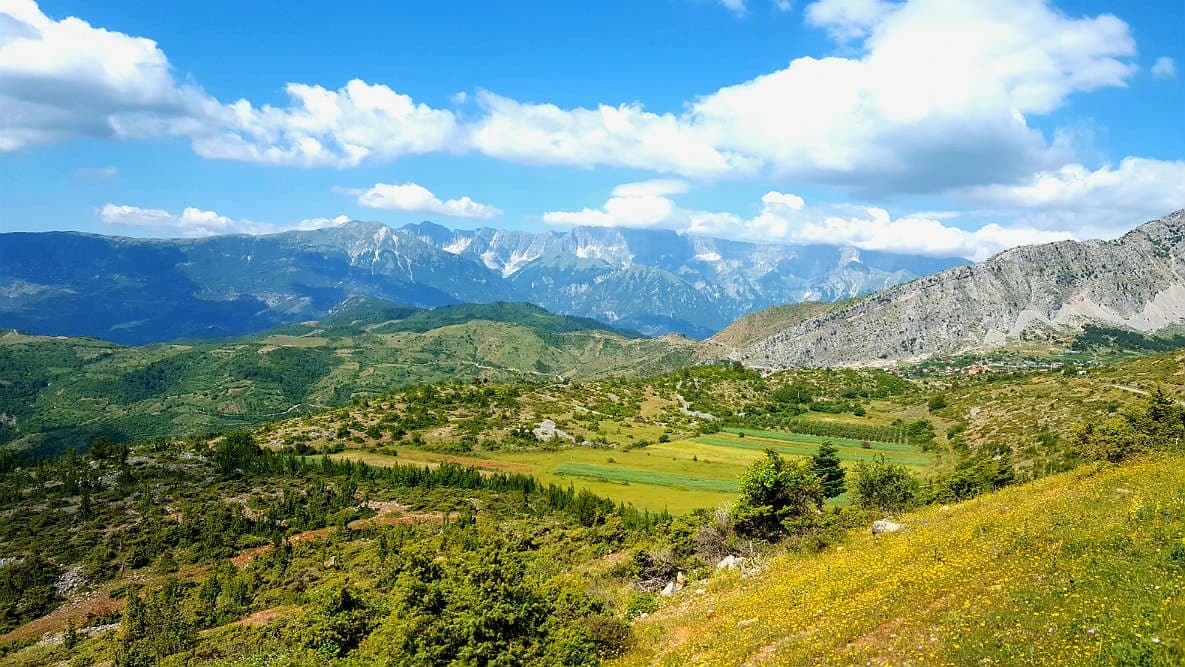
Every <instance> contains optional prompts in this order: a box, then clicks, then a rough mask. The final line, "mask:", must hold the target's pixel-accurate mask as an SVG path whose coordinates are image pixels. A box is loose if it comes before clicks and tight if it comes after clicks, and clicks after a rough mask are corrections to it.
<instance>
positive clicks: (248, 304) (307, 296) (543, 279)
mask: <svg viewBox="0 0 1185 667" xmlns="http://www.w3.org/2000/svg"><path fill="white" fill-rule="evenodd" d="M962 263H963V260H960V259H940V258H931V257H920V256H910V255H896V254H891V253H881V252H869V251H861V250H856V249H854V248H847V247H836V246H825V245H807V246H788V245H759V244H752V243H741V242H735V241H723V240H719V239H711V238H705V237H698V236H688V235H680V234H676V233H674V232H669V231H653V230H630V229H611V228H576V229H573V230H571V231H567V232H559V231H554V232H542V233H530V232H515V231H504V230H497V229H489V228H482V229H477V230H450V229H447V228H445V227H441V226H439V225H436V224H433V223H428V222H424V223H418V224H413V225H407V226H405V227H403V228H400V229H392V228H390V227H387V226H385V225H382V224H379V223H367V222H350V223H346V224H344V225H341V226H338V227H333V228H328V229H320V230H314V231H298V232H285V233H282V234H273V235H266V236H241V235H235V236H215V237H210V238H203V239H174V240H157V239H130V238H121V237H110V236H100V235H94V234H81V233H74V232H49V233H9V234H0V327H5V328H14V329H18V330H21V331H27V332H31V333H37V334H46V335H67V336H94V337H98V338H103V339H106V340H112V341H116V342H120V343H129V344H141V343H147V342H157V341H167V340H174V339H178V338H190V339H200V338H215V337H226V336H238V335H243V334H246V333H249V332H253V331H260V330H263V329H266V328H269V327H274V326H277V325H280V324H283V323H288V322H296V321H301V320H311V319H320V318H322V317H325V316H326V315H327V314H329V310H330V309H331V308H333V307H334V306H336V305H338V304H340V303H342V302H343V301H344V300H346V299H348V298H349V297H352V296H364V297H375V298H381V299H386V300H389V301H394V302H397V303H399V304H403V305H405V306H408V307H415V308H432V307H436V306H442V305H451V304H457V303H488V302H493V301H508V302H509V301H524V302H530V303H534V304H536V305H538V306H541V307H543V308H547V309H548V310H550V311H552V312H554V313H559V314H564V315H575V316H580V317H586V318H594V319H597V320H599V321H601V322H603V323H606V324H610V325H612V326H615V327H620V328H624V329H633V330H637V331H640V332H642V333H644V334H648V335H655V334H663V333H668V332H679V333H686V334H689V335H693V336H697V337H704V336H708V335H710V334H711V333H713V332H715V331H717V330H719V329H720V328H722V327H724V326H725V325H727V324H728V323H729V322H731V321H733V320H734V319H736V318H738V317H740V316H742V315H745V314H747V313H749V312H752V311H754V310H760V309H762V308H766V307H768V306H771V305H776V304H784V303H796V302H799V301H803V300H823V301H829V300H834V299H843V298H848V297H852V296H856V295H860V294H866V293H869V292H872V291H875V290H878V289H881V288H884V287H887V286H890V285H895V284H898V283H901V282H904V281H907V280H910V279H913V278H916V277H917V276H920V275H925V274H928V273H931V272H933V271H937V270H941V269H945V268H948V267H951V266H954V265H958V264H962Z"/></svg>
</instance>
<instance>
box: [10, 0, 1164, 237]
mask: <svg viewBox="0 0 1185 667" xmlns="http://www.w3.org/2000/svg"><path fill="white" fill-rule="evenodd" d="M721 1H724V0H721ZM0 2H3V4H2V5H0V17H2V18H0V151H11V150H17V149H21V148H24V147H26V146H29V145H33V144H37V143H42V142H46V141H53V140H57V139H63V138H66V137H71V136H78V135H89V136H108V137H110V136H115V137H121V138H135V137H151V136H160V135H175V136H182V137H186V138H189V139H190V140H191V141H192V143H193V148H194V150H195V151H196V152H197V153H198V154H200V155H203V156H206V157H209V158H218V159H230V160H240V161H247V162H255V163H263V164H283V165H298V166H308V167H314V166H328V167H351V166H355V165H358V164H362V163H363V162H368V161H381V160H390V159H395V158H398V157H401V156H406V155H414V154H422V153H433V152H450V151H452V152H464V151H476V152H480V153H483V154H485V155H488V156H491V157H494V158H498V159H503V160H510V161H515V162H522V163H528V164H549V165H567V166H575V167H585V168H591V167H597V166H608V167H623V168H632V169H642V170H647V171H651V172H657V173H659V174H671V175H677V176H681V177H686V178H692V179H711V178H722V177H746V176H761V177H764V178H774V179H777V180H778V181H781V182H801V183H824V184H833V185H834V184H838V185H841V186H846V187H848V188H849V189H851V190H855V191H857V192H859V193H860V194H862V195H865V196H871V195H880V194H888V193H892V194H898V193H905V192H927V193H945V192H949V191H952V190H954V191H956V192H957V191H963V190H966V189H968V188H972V187H978V186H984V185H991V184H997V185H999V186H1000V187H1008V186H1011V185H1015V184H1018V183H1024V182H1025V181H1026V180H1028V179H1030V178H1031V177H1032V175H1033V174H1034V172H1052V171H1056V170H1057V169H1059V168H1060V167H1061V166H1062V165H1065V164H1073V163H1075V162H1082V161H1083V158H1082V157H1080V156H1077V155H1076V151H1075V148H1074V145H1073V144H1074V141H1072V140H1071V141H1065V140H1062V139H1059V138H1058V137H1064V136H1068V135H1066V134H1065V133H1062V134H1059V135H1057V136H1055V137H1054V139H1053V140H1049V139H1047V138H1046V137H1045V136H1044V135H1043V134H1042V133H1041V132H1040V131H1038V130H1036V129H1034V128H1032V127H1030V125H1029V123H1028V120H1027V118H1028V117H1030V116H1040V115H1045V114H1049V113H1051V112H1052V111H1054V110H1056V109H1058V108H1059V107H1061V106H1062V105H1064V104H1065V103H1066V100H1067V99H1068V98H1069V97H1071V96H1072V95H1075V94H1077V93H1082V92H1086V91H1091V90H1095V89H1098V88H1103V87H1121V86H1124V85H1126V82H1127V80H1128V79H1129V78H1130V77H1131V76H1132V74H1133V73H1134V72H1135V69H1136V68H1135V65H1134V64H1132V62H1131V59H1132V57H1133V56H1134V54H1135V42H1134V40H1133V39H1132V36H1131V33H1130V30H1129V27H1128V26H1127V24H1126V23H1124V22H1123V21H1121V20H1119V19H1118V18H1116V17H1114V16H1111V15H1107V14H1103V15H1099V16H1093V17H1092V16H1087V17H1080V18H1075V17H1071V16H1068V15H1066V14H1064V13H1062V12H1060V11H1058V10H1057V9H1056V8H1054V7H1052V6H1051V5H1050V4H1048V3H1047V2H1045V1H1044V0H999V1H998V2H990V3H987V2H970V1H959V2H956V1H953V0H906V1H902V2H886V1H884V0H818V1H817V2H814V3H812V4H810V5H808V6H807V7H806V10H805V17H806V18H805V20H806V21H807V22H808V23H809V24H810V25H813V26H817V27H819V28H821V29H823V30H826V31H828V32H829V33H830V34H831V35H833V36H834V37H835V38H836V39H837V40H858V41H856V42H855V43H853V44H850V45H849V46H847V47H845V48H844V50H843V51H842V52H843V53H845V54H848V57H838V56H833V57H825V58H812V57H802V58H797V59H795V60H793V61H792V62H790V63H789V64H788V65H787V66H786V67H785V68H782V69H780V70H777V71H774V72H771V73H768V74H765V75H762V76H758V77H755V78H753V79H751V80H749V81H745V82H742V83H738V84H736V85H732V86H726V87H724V88H721V89H719V90H716V91H715V92H711V93H709V94H706V95H703V96H701V97H698V98H695V99H693V100H691V101H689V102H688V103H687V104H686V106H685V107H684V109H683V110H682V111H680V112H678V113H655V112H653V111H649V110H647V109H646V108H645V107H644V106H643V105H642V104H641V103H640V102H628V103H624V104H617V105H612V104H600V105H593V106H590V107H587V108H584V107H579V108H567V109H565V108H561V107H558V106H556V105H552V104H547V103H538V102H525V101H518V100H514V99H510V98H507V97H502V96H499V95H496V94H493V93H490V92H485V91H481V92H479V93H478V94H477V95H476V96H475V100H474V101H476V105H474V111H473V115H472V116H471V117H470V116H464V117H462V116H458V114H456V113H454V112H453V111H450V110H448V109H440V108H433V107H431V106H428V105H426V104H423V103H420V102H416V101H415V100H414V99H412V98H411V97H410V96H408V95H405V94H402V93H399V92H397V91H396V90H394V89H392V88H390V87H388V86H386V85H383V84H378V83H367V82H364V81H361V80H357V79H355V80H352V81H349V82H348V83H346V84H345V85H344V86H342V87H340V88H337V89H329V88H325V87H322V86H317V85H308V84H303V83H289V84H288V85H287V86H286V88H285V91H286V93H287V95H288V98H289V101H288V102H287V104H285V105H281V106H271V105H266V104H265V105H262V106H257V105H256V104H254V103H252V102H251V101H249V100H239V101H237V102H233V103H230V104H224V103H222V102H220V101H219V100H216V99H214V98H212V97H210V96H208V95H206V94H205V93H204V92H203V91H202V90H201V89H200V88H198V87H196V86H194V85H187V84H181V83H179V82H178V81H177V79H176V77H175V76H174V74H173V72H172V69H171V66H170V64H169V61H168V59H167V58H166V56H165V54H164V52H163V51H161V49H160V48H159V47H158V46H157V44H156V43H155V42H153V41H152V40H149V39H145V38H142V37H133V36H129V35H125V34H122V33H118V32H112V31H107V30H104V29H102V28H96V27H93V26H91V25H90V24H88V23H86V22H85V21H82V20H80V19H76V18H65V19H61V20H53V19H51V18H49V17H47V16H46V15H45V14H44V13H42V12H41V10H40V9H39V8H38V6H37V4H36V3H35V2H33V0H0ZM730 2H731V3H732V4H731V5H730V6H731V7H743V6H744V3H742V2H739V1H738V0H730ZM1170 62H1171V59H1170ZM1158 63H1159V61H1158ZM1153 69H1154V70H1156V69H1157V66H1154V68H1153ZM1160 69H1161V70H1163V69H1164V67H1163V66H1161V67H1160ZM465 99H467V96H466V98H464V99H463V98H462V97H460V96H458V97H456V98H455V99H454V104H458V105H459V104H462V103H464V104H467V102H466V101H465ZM412 194H417V195H422V193H410V194H407V193H405V194H404V195H403V197H405V198H406V197H409V196H411V195H412ZM626 194H629V193H626ZM651 194H653V196H655V197H658V198H663V197H666V196H670V195H674V194H679V192H675V191H670V192H654V193H651ZM376 197H377V195H376ZM618 198H620V199H638V198H636V197H618ZM421 199H423V198H422V196H421ZM433 200H435V197H434V196H432V195H431V194H430V193H429V196H428V198H427V199H423V201H420V200H417V199H415V197H412V198H411V200H410V201H412V205H416V206H429V207H432V210H431V211H429V212H441V211H442V210H448V211H453V212H451V213H445V214H447V215H454V214H460V215H469V216H476V217H485V216H487V215H488V214H489V213H490V212H491V208H492V207H486V206H485V205H482V204H477V203H475V202H472V201H468V202H467V201H466V200H465V199H464V198H462V199H459V200H450V201H449V202H440V203H439V205H437V204H435V203H434V201H433ZM374 201H375V202H383V201H385V200H384V199H383V198H382V197H377V198H375V199H374ZM393 201H394V202H395V204H397V205H406V200H393ZM399 201H404V204H399ZM436 201H439V200H436ZM416 202H418V203H416ZM425 202H426V203H425ZM659 204H660V202H657V201H654V200H651V201H649V202H640V201H630V202H618V203H616V204H615V206H616V207H618V211H619V212H624V211H625V210H626V209H629V210H630V211H632V213H631V214H630V216H627V217H631V218H632V219H636V220H642V219H645V218H646V217H647V213H646V211H649V215H653V214H655V213H656V212H657V211H658V210H659V209H660V208H661V207H660V205H659ZM621 207H625V208H621ZM597 211H600V212H601V213H606V214H607V211H606V209H604V208H602V209H591V212H590V213H589V214H588V216H586V217H588V218H589V219H599V218H598V215H597ZM561 213H562V212H561Z"/></svg>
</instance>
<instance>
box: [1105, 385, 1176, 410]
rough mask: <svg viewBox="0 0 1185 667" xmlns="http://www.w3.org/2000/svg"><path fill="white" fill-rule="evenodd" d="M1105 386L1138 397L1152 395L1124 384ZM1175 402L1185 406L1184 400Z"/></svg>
mask: <svg viewBox="0 0 1185 667" xmlns="http://www.w3.org/2000/svg"><path fill="white" fill-rule="evenodd" d="M1107 386H1108V387H1111V388H1113V389H1119V390H1120V391H1127V392H1131V393H1133V394H1139V395H1140V396H1151V395H1152V392H1149V391H1145V390H1143V389H1140V388H1139V387H1129V386H1127V385H1124V384H1109V385H1107ZM1177 402H1178V403H1180V404H1181V405H1185V400H1178V401H1177Z"/></svg>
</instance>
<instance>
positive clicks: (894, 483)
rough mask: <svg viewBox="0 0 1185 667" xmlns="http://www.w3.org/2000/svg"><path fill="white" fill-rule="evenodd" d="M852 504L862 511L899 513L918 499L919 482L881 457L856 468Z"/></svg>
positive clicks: (907, 472) (864, 462) (899, 466)
mask: <svg viewBox="0 0 1185 667" xmlns="http://www.w3.org/2000/svg"><path fill="white" fill-rule="evenodd" d="M853 472H854V477H855V480H854V488H853V491H854V492H855V498H854V500H855V503H856V504H857V505H858V506H860V507H862V508H864V509H875V510H880V511H883V512H899V511H901V510H905V509H908V508H909V507H911V506H912V505H913V504H914V502H915V501H916V499H917V495H918V481H917V479H916V478H914V476H913V475H911V474H909V471H908V470H906V469H905V466H901V465H897V464H895V463H887V462H885V458H884V456H878V457H877V458H876V460H874V461H871V462H869V461H862V462H860V463H858V464H856V468H855V470H854V471H853Z"/></svg>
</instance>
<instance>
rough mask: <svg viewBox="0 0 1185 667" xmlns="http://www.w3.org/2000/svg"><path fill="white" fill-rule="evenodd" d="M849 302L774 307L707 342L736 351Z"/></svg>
mask: <svg viewBox="0 0 1185 667" xmlns="http://www.w3.org/2000/svg"><path fill="white" fill-rule="evenodd" d="M850 303H851V301H830V302H829V301H804V302H803V303H795V304H790V305H787V306H774V307H773V308H766V309H765V310H760V311H757V312H756V313H750V314H748V315H746V316H744V317H742V318H741V319H739V320H737V321H736V322H733V323H732V324H730V325H728V326H727V327H725V328H723V329H721V330H720V331H719V332H717V333H716V335H714V336H712V337H711V338H709V339H708V342H710V343H715V344H717V345H721V346H723V347H724V348H725V349H726V350H729V351H731V350H737V349H740V348H743V347H748V346H750V345H752V344H753V343H756V342H758V341H761V340H765V339H766V338H769V337H770V336H772V335H774V334H775V333H778V332H779V331H783V330H785V329H788V328H790V327H792V326H794V325H796V324H800V323H802V322H805V321H806V320H809V319H811V318H812V317H818V316H819V315H825V314H827V313H830V312H831V311H833V310H837V309H839V308H842V307H843V306H846V305H849V304H850Z"/></svg>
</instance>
